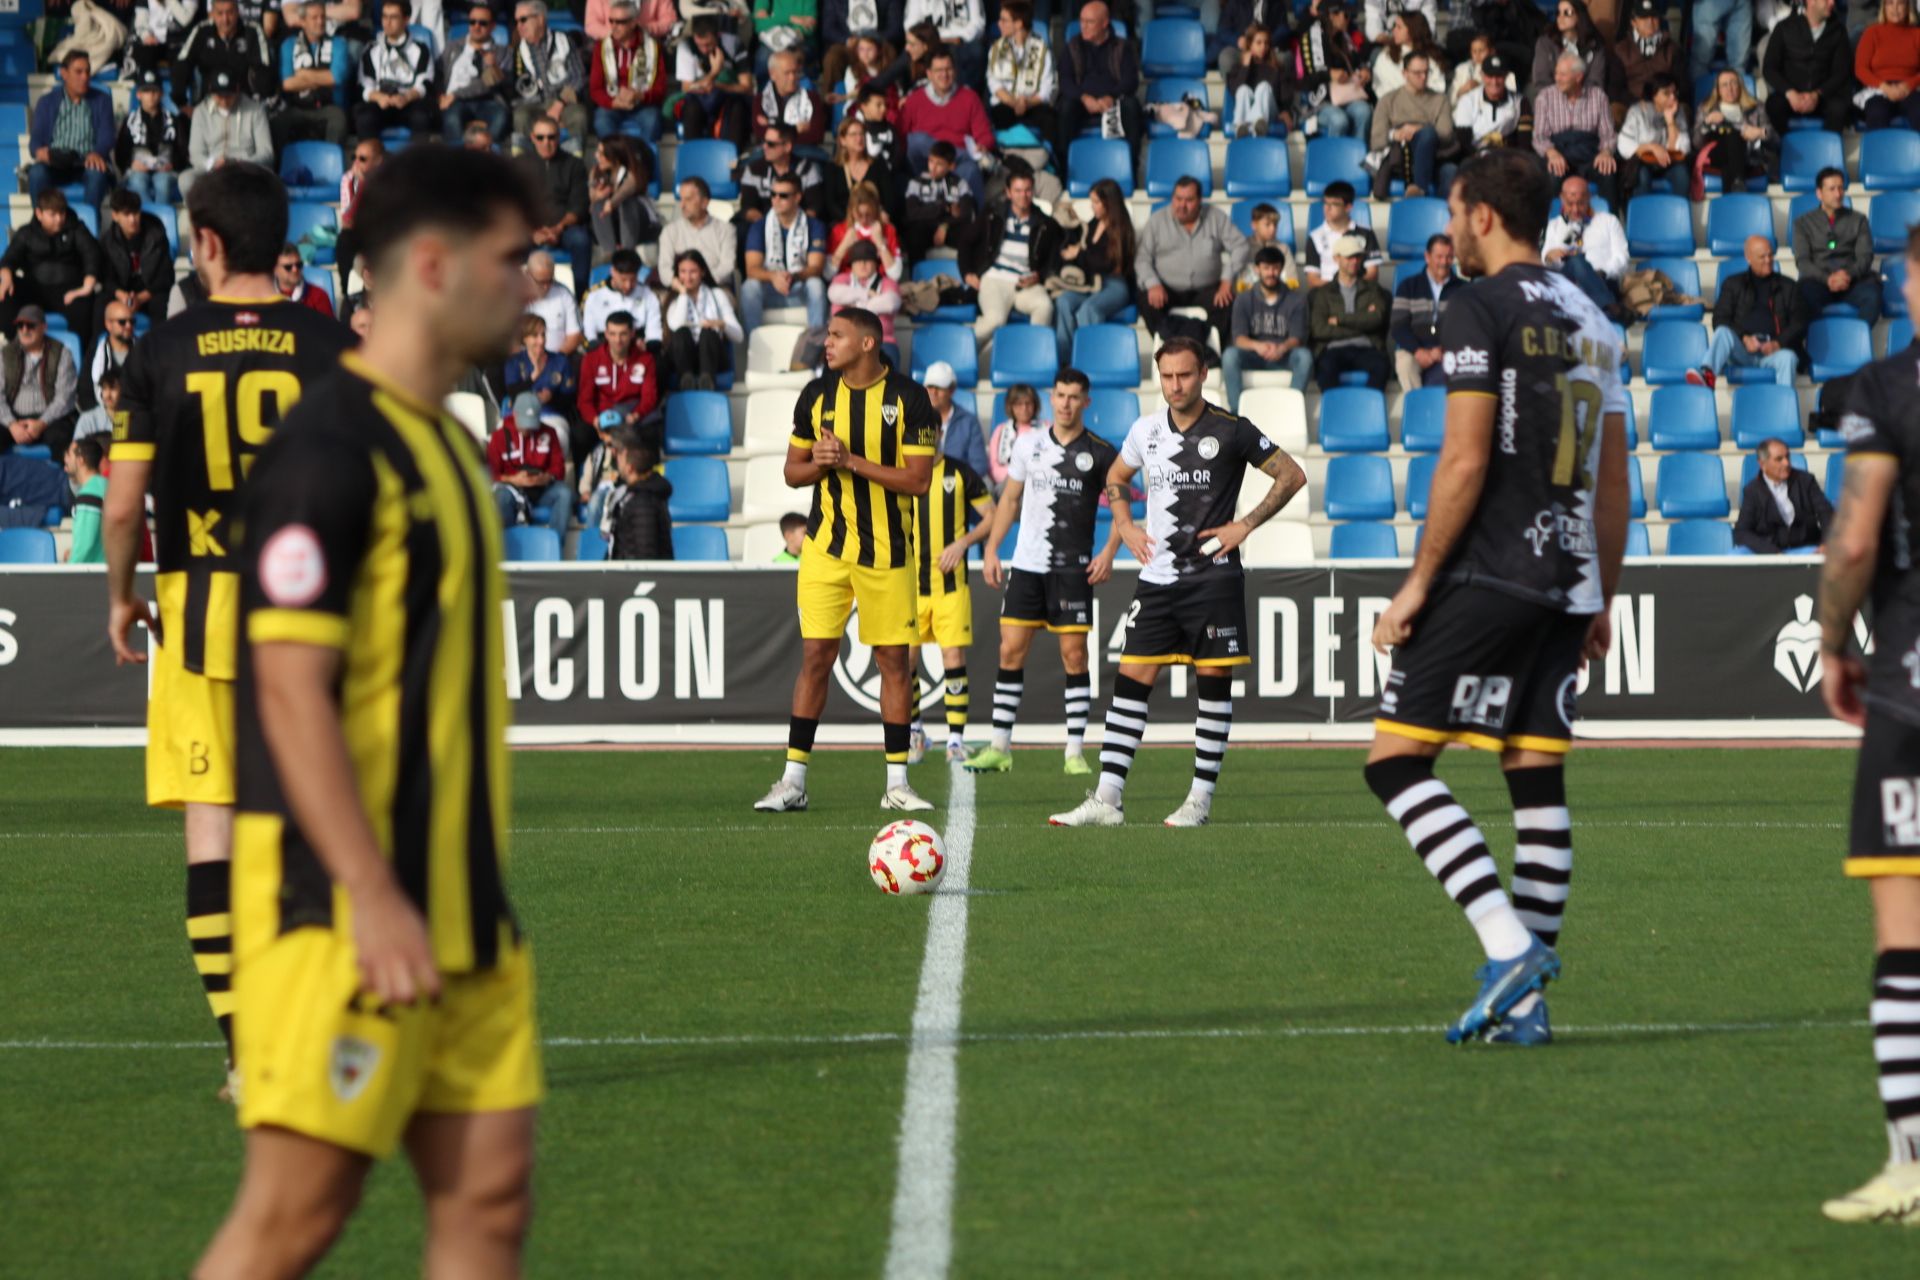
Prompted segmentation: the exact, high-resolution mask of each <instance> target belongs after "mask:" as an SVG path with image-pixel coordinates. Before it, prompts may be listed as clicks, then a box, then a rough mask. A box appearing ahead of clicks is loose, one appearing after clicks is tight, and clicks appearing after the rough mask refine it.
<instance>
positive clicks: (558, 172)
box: [515, 147, 587, 226]
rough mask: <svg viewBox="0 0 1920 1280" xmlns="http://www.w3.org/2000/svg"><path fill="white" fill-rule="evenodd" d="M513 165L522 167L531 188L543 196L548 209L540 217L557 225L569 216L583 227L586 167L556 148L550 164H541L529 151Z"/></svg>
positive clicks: (543, 162)
mask: <svg viewBox="0 0 1920 1280" xmlns="http://www.w3.org/2000/svg"><path fill="white" fill-rule="evenodd" d="M515 163H517V164H521V165H524V166H526V169H527V172H528V174H529V175H530V176H531V177H532V179H533V181H534V182H535V184H536V185H537V186H538V188H539V189H540V190H541V191H544V192H546V194H547V199H548V201H549V202H550V203H549V207H548V208H547V210H546V211H545V212H544V213H542V214H541V217H543V218H551V219H552V220H553V222H558V221H560V219H561V218H562V217H563V216H564V215H566V214H569V213H571V214H573V215H574V217H575V218H576V220H577V221H578V222H579V223H580V225H581V226H586V225H587V166H586V164H585V162H583V161H582V160H581V159H580V157H579V156H576V155H574V154H573V153H572V152H570V151H562V150H560V149H559V148H557V147H556V148H555V149H554V153H553V159H551V160H542V159H541V158H540V157H539V156H538V155H536V154H535V153H533V152H531V151H530V152H528V153H527V154H525V155H523V156H521V157H519V159H518V160H516V161H515ZM549 225H551V223H550V224H549Z"/></svg>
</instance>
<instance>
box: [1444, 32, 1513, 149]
mask: <svg viewBox="0 0 1920 1280" xmlns="http://www.w3.org/2000/svg"><path fill="white" fill-rule="evenodd" d="M1519 128H1520V95H1519V94H1517V93H1515V92H1514V85H1513V75H1512V73H1511V72H1509V71H1508V70H1507V60H1506V59H1505V58H1503V57H1501V56H1500V55H1499V54H1497V53H1493V54H1488V55H1487V58H1486V61H1484V62H1482V63H1481V64H1480V78H1479V80H1478V81H1476V82H1475V83H1474V85H1473V87H1472V88H1470V89H1468V90H1467V91H1466V92H1465V93H1463V94H1461V95H1460V97H1459V99H1458V100H1457V101H1456V102H1455V103H1454V104H1453V132H1454V136H1455V137H1456V138H1457V139H1459V141H1460V144H1461V146H1463V147H1465V148H1466V149H1467V150H1468V151H1469V152H1474V151H1483V150H1486V149H1488V148H1490V147H1505V146H1509V145H1511V144H1512V142H1513V135H1514V133H1515V132H1516V131H1517V130H1518V129H1519Z"/></svg>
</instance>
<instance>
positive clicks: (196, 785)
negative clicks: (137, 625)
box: [147, 631, 234, 809]
mask: <svg viewBox="0 0 1920 1280" xmlns="http://www.w3.org/2000/svg"><path fill="white" fill-rule="evenodd" d="M162 634H163V635H164V634H165V632H164V631H163V632H162ZM149 661H150V662H151V663H152V666H153V676H152V681H153V687H152V689H151V691H150V692H149V693H148V695H147V803H148V804H150V805H152V806H153V807H154V808H156V809H178V808H180V807H181V806H183V805H189V804H225V805H230V804H232V803H233V736H234V728H233V682H232V681H230V680H215V679H213V678H212V677H210V676H203V675H195V674H194V673H193V672H191V671H189V670H187V668H186V664H185V662H184V660H183V658H182V654H181V646H180V645H178V644H174V645H167V644H165V643H162V644H159V645H156V646H155V647H154V650H153V657H152V658H151V659H149Z"/></svg>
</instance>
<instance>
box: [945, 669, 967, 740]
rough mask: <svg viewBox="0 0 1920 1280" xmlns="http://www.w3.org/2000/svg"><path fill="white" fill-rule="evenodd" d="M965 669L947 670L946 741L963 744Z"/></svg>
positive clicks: (964, 729) (965, 723)
mask: <svg viewBox="0 0 1920 1280" xmlns="http://www.w3.org/2000/svg"><path fill="white" fill-rule="evenodd" d="M967 702H968V694H967V669H966V668H965V667H948V668H947V741H948V742H949V743H954V742H964V741H966V737H967V710H968V707H967Z"/></svg>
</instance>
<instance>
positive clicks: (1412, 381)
mask: <svg viewBox="0 0 1920 1280" xmlns="http://www.w3.org/2000/svg"><path fill="white" fill-rule="evenodd" d="M1426 267H1427V269H1426V270H1425V271H1421V272H1418V273H1416V274H1411V275H1407V276H1405V277H1404V278H1402V279H1401V280H1400V281H1399V282H1398V283H1397V284H1395V285H1394V288H1393V325H1392V329H1391V336H1392V338H1393V369H1394V376H1395V377H1397V378H1398V379H1399V380H1400V389H1401V390H1403V391H1412V390H1413V389H1414V388H1415V387H1444V386H1446V385H1447V372H1446V369H1445V368H1443V367H1442V365H1441V362H1440V357H1441V356H1442V355H1443V354H1444V352H1443V350H1442V348H1441V346H1440V317H1441V315H1442V314H1444V313H1445V311H1446V309H1447V300H1448V299H1450V298H1452V297H1453V295H1454V294H1456V293H1458V292H1460V290H1462V289H1464V288H1466V287H1467V282H1466V281H1465V280H1462V279H1461V278H1460V277H1459V276H1457V275H1455V274H1454V273H1453V241H1452V240H1451V239H1450V238H1449V237H1447V236H1444V235H1436V236H1429V237H1427V263H1426Z"/></svg>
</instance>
